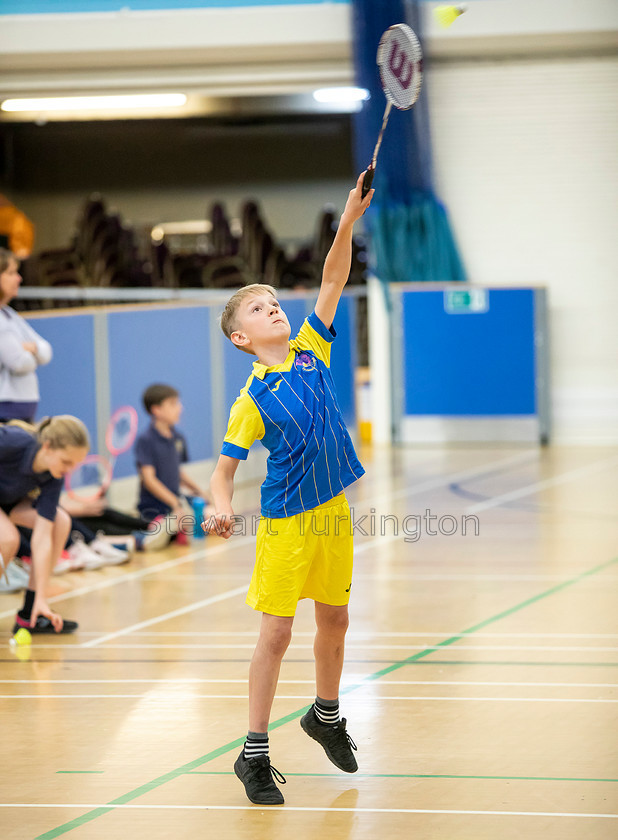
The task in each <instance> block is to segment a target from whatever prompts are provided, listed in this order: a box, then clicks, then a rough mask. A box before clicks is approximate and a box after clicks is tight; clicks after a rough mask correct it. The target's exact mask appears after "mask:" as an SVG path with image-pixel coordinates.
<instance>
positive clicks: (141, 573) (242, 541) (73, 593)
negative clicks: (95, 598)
mask: <svg viewBox="0 0 618 840" xmlns="http://www.w3.org/2000/svg"><path fill="white" fill-rule="evenodd" d="M235 539H236V538H235ZM253 542H254V538H253V537H238V539H237V541H236V542H234V548H240V546H243V545H247V544H248V543H253ZM226 549H228V550H229V546H227V545H225V544H223V543H222V544H221V545H217V546H215V547H214V548H209V549H208V550H207V549H206V548H201V549H200V550H199V551H194V552H192V553H191V554H185V555H184V556H183V557H175V558H174V559H172V560H165V561H164V562H163V563H157V564H156V565H154V566H149V567H148V568H144V569H137V570H136V571H134V572H123V573H122V574H120V575H116V576H115V577H113V578H105V579H104V580H101V581H98V582H97V583H93V584H91V585H90V586H82V587H80V588H79V589H71V590H70V591H69V592H63V593H62V595H53V596H52V597H51V598H48V599H47V603H48V604H57V603H58V602H59V601H67V600H69V599H70V598H76V597H77V596H78V595H89V594H90V593H91V592H98V591H99V590H101V589H107V588H108V587H110V586H118V584H120V583H128V582H130V581H132V580H136V579H137V578H142V577H147V576H148V575H152V574H156V573H157V572H164V571H165V570H166V569H173V568H175V567H176V566H182V564H183V563H190V562H191V561H192V560H195V559H196V558H198V557H204V558H206V557H208V558H209V559H210V557H212V555H213V554H220V553H221V552H222V551H225V550H226ZM247 587H248V584H247ZM14 615H15V610H14V609H12V610H5V611H4V612H0V618H8V617H12V616H14Z"/></svg>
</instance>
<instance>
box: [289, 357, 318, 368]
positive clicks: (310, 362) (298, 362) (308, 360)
mask: <svg viewBox="0 0 618 840" xmlns="http://www.w3.org/2000/svg"><path fill="white" fill-rule="evenodd" d="M294 367H296V368H298V370H315V369H316V364H315V359H314V358H313V356H312V355H310V354H309V353H298V354H297V356H296V359H295V360H294Z"/></svg>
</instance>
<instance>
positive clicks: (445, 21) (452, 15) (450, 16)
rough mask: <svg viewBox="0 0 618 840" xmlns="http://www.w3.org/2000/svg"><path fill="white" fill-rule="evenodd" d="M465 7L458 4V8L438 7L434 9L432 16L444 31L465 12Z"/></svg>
mask: <svg viewBox="0 0 618 840" xmlns="http://www.w3.org/2000/svg"><path fill="white" fill-rule="evenodd" d="M467 8H468V7H467V6H465V5H464V4H460V5H459V6H438V7H437V8H435V9H434V14H435V16H436V19H437V21H438V23H439V24H440V26H443V27H444V28H445V29H446V27H447V26H450V25H451V24H452V23H453V21H455V20H457V18H458V17H459V16H460V15H463V13H464V12H465V11H467Z"/></svg>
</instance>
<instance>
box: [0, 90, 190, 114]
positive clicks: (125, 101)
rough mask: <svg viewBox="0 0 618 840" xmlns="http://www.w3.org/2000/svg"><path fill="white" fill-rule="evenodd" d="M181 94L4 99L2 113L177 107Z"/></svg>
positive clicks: (182, 94) (182, 99)
mask: <svg viewBox="0 0 618 840" xmlns="http://www.w3.org/2000/svg"><path fill="white" fill-rule="evenodd" d="M186 101H187V97H186V96H185V95H184V93H144V94H122V95H118V96H60V97H46V98H42V99H5V100H4V102H3V103H2V105H0V109H1V110H3V111H36V112H41V111H119V110H132V109H133V108H181V107H182V106H183V105H185V104H186Z"/></svg>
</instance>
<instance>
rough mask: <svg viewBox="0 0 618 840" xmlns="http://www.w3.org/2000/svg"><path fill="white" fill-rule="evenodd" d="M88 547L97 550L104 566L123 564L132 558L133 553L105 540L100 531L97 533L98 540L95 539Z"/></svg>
mask: <svg viewBox="0 0 618 840" xmlns="http://www.w3.org/2000/svg"><path fill="white" fill-rule="evenodd" d="M88 548H90V549H91V550H92V551H94V552H96V553H97V554H98V555H99V557H101V558H102V559H103V565H104V566H121V565H122V564H123V563H128V562H129V560H130V559H131V554H130V553H129V552H128V551H125V550H124V549H122V548H116V547H115V546H113V545H112V544H111V543H110V542H107V541H106V540H104V539H103V537H102V536H101V534H100V533H99V534H97V538H96V540H93V541H92V542H91V543H90V545H89V546H88Z"/></svg>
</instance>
